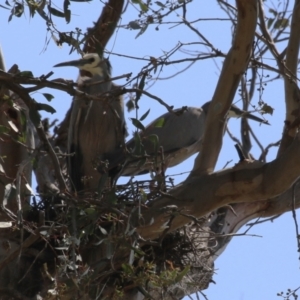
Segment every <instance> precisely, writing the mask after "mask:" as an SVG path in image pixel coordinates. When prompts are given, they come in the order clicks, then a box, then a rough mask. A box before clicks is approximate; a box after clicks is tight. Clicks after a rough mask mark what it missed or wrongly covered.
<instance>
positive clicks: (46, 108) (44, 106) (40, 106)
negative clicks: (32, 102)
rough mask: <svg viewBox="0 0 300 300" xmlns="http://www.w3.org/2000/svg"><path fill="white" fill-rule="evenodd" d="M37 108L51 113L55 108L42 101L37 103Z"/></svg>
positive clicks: (54, 111)
mask: <svg viewBox="0 0 300 300" xmlns="http://www.w3.org/2000/svg"><path fill="white" fill-rule="evenodd" d="M37 110H44V111H46V112H49V113H51V114H54V113H56V110H55V109H54V108H53V107H52V106H50V105H48V104H44V103H37Z"/></svg>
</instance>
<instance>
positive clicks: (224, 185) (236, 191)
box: [138, 135, 300, 239]
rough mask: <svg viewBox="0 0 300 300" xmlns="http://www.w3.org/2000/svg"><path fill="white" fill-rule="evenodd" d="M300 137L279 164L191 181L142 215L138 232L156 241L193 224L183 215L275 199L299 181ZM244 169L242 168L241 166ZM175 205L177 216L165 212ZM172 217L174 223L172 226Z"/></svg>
mask: <svg viewBox="0 0 300 300" xmlns="http://www.w3.org/2000/svg"><path fill="white" fill-rule="evenodd" d="M299 151H300V135H298V136H297V138H296V139H295V141H294V143H293V144H292V146H291V147H290V148H289V149H287V151H286V152H285V153H284V154H283V155H282V156H280V157H278V158H277V159H276V160H274V161H272V162H271V163H267V164H263V165H261V164H259V165H257V164H258V162H255V163H254V164H250V165H246V166H244V167H243V168H242V169H241V166H240V165H238V166H236V167H234V168H233V169H228V170H224V171H221V172H216V173H213V174H209V175H202V176H198V177H195V176H194V177H189V178H188V179H187V180H186V181H185V182H184V183H182V184H180V185H178V186H177V187H176V188H174V189H173V190H172V191H171V192H170V196H164V197H161V198H159V199H158V200H156V201H154V202H153V204H152V205H151V207H150V208H149V209H148V210H147V211H144V212H143V218H144V221H145V224H151V223H152V224H151V225H147V226H143V227H139V228H138V232H139V233H140V234H141V236H142V237H143V238H150V239H155V238H157V237H158V236H159V235H160V234H161V233H162V231H163V230H165V229H166V228H169V230H174V229H176V228H179V227H181V226H183V225H185V224H186V223H187V222H189V221H190V219H189V218H187V217H186V216H183V215H181V214H180V212H182V213H184V214H185V215H186V214H191V215H193V216H194V217H198V218H199V217H202V216H204V215H206V214H207V213H209V212H211V211H213V210H215V209H217V208H219V207H222V206H225V205H227V204H230V203H241V202H255V201H262V200H266V199H270V198H274V197H276V196H278V195H280V194H282V193H283V192H285V191H286V190H287V189H289V188H290V187H291V185H292V184H293V183H294V182H295V181H296V180H297V178H298V177H299V174H300V156H299V153H300V152H299ZM242 166H243V165H242ZM171 205H173V207H174V205H176V206H177V210H176V212H174V210H173V211H171V212H170V211H169V212H166V209H167V208H168V207H170V206H171ZM171 217H173V220H172V222H170V219H171Z"/></svg>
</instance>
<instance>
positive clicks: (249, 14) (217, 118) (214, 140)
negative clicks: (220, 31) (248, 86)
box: [190, 0, 257, 176]
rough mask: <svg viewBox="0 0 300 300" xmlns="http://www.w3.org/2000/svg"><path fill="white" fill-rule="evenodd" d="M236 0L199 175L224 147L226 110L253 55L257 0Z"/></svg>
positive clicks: (196, 170) (195, 172)
mask: <svg viewBox="0 0 300 300" xmlns="http://www.w3.org/2000/svg"><path fill="white" fill-rule="evenodd" d="M236 3H237V8H238V20H237V27H236V34H235V37H234V40H233V45H232V47H231V49H230V51H229V52H228V54H227V57H226V58H225V60H224V64H223V69H222V72H221V75H220V78H219V81H218V84H217V87H216V90H215V93H214V96H213V99H212V103H211V106H210V109H209V112H208V115H207V120H206V126H205V132H204V137H203V142H202V147H201V151H200V154H199V155H198V156H197V158H196V160H195V164H194V168H193V171H192V172H191V175H190V176H199V175H200V174H203V173H210V172H212V171H213V170H214V168H215V165H216V162H217V159H218V155H219V152H220V150H221V147H222V138H223V130H224V124H225V120H226V114H227V112H228V110H229V107H230V105H231V103H232V100H233V97H234V95H235V93H236V90H237V87H238V85H239V82H240V79H241V76H242V74H243V73H244V72H245V70H246V68H247V66H248V62H249V59H250V56H251V52H252V43H253V39H254V34H255V28H256V23H257V1H255V0H251V1H249V0H237V2H236Z"/></svg>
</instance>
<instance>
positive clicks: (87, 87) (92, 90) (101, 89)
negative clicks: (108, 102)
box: [78, 75, 112, 96]
mask: <svg viewBox="0 0 300 300" xmlns="http://www.w3.org/2000/svg"><path fill="white" fill-rule="evenodd" d="M107 79H109V78H108V77H107V78H104V77H103V76H101V75H94V76H93V77H80V78H79V79H78V86H79V88H80V89H81V90H82V91H84V92H85V93H87V94H90V95H95V96H96V95H101V94H103V93H105V92H108V91H110V90H111V87H112V82H111V81H106V80H107Z"/></svg>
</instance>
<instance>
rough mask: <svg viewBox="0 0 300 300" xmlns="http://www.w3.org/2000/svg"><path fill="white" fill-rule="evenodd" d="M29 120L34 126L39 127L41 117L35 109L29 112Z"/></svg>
mask: <svg viewBox="0 0 300 300" xmlns="http://www.w3.org/2000/svg"><path fill="white" fill-rule="evenodd" d="M29 118H30V120H31V121H32V123H33V124H34V125H35V126H39V125H40V123H41V116H40V114H39V113H38V112H37V111H36V110H35V109H30V110H29Z"/></svg>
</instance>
